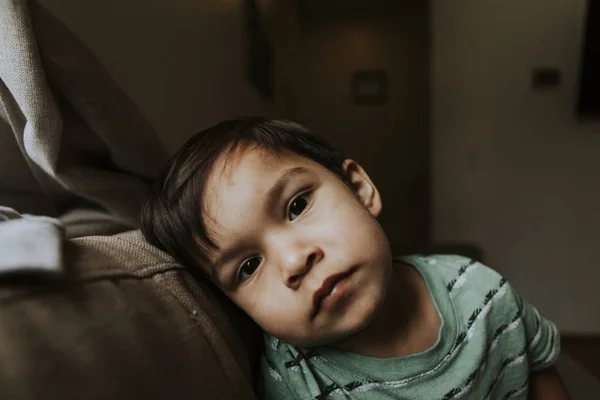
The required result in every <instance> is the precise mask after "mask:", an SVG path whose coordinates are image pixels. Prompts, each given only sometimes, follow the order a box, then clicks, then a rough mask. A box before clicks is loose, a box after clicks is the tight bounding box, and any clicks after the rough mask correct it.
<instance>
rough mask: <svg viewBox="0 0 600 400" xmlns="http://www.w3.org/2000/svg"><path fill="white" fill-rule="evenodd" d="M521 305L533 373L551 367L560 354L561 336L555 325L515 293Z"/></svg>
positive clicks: (528, 355) (528, 354) (528, 356)
mask: <svg viewBox="0 0 600 400" xmlns="http://www.w3.org/2000/svg"><path fill="white" fill-rule="evenodd" d="M514 294H515V297H516V299H517V302H518V304H519V309H520V312H521V319H522V321H523V325H524V328H525V336H526V340H527V358H528V360H529V366H530V368H531V371H540V370H543V369H546V368H549V367H551V366H552V365H554V364H555V363H556V361H557V360H558V356H559V354H560V334H559V332H558V329H557V328H556V325H554V323H553V322H552V321H550V320H548V319H546V318H544V317H542V316H541V315H540V313H539V312H538V310H537V309H536V308H535V307H534V306H533V305H531V304H530V303H528V302H527V301H525V300H523V299H522V298H521V296H519V294H518V293H516V292H515V293H514Z"/></svg>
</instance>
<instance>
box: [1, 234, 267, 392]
mask: <svg viewBox="0 0 600 400" xmlns="http://www.w3.org/2000/svg"><path fill="white" fill-rule="evenodd" d="M64 251H65V263H66V266H65V267H66V271H67V272H66V276H65V277H63V278H59V279H52V280H49V279H48V278H47V277H46V278H43V279H38V280H37V281H34V280H32V279H31V278H32V277H29V278H27V279H24V278H23V277H17V278H16V280H15V279H11V280H10V281H9V280H3V281H1V282H0V359H2V362H1V363H0V388H1V390H2V393H3V395H2V397H3V398H10V399H34V398H35V399H37V398H48V399H54V398H57V399H59V398H60V399H64V400H66V399H82V398H85V399H134V398H145V399H154V398H163V399H164V398H206V399H255V395H254V392H253V385H252V383H253V379H254V377H253V374H252V372H253V368H252V367H253V365H254V362H255V359H256V357H257V354H258V352H259V343H260V333H259V331H258V329H257V327H256V326H255V325H254V324H253V323H252V322H251V321H250V320H249V319H248V318H247V317H246V316H245V315H243V314H242V313H241V312H240V311H239V310H238V309H237V308H236V307H235V306H233V305H232V304H231V303H230V302H229V301H228V300H227V299H226V298H225V297H224V296H223V295H222V294H220V293H219V292H218V291H217V289H215V288H214V287H213V286H212V285H210V284H209V283H207V282H204V281H203V280H201V279H195V278H194V277H193V276H192V275H191V274H190V273H189V272H187V271H186V270H185V269H184V268H182V267H181V266H180V265H178V264H177V263H175V262H174V260H173V259H171V258H170V257H169V256H168V255H167V254H165V253H163V252H161V251H160V250H158V249H156V248H154V247H153V246H151V245H149V244H148V243H146V242H145V241H144V239H143V237H142V236H141V234H140V232H139V231H132V232H127V233H124V234H119V235H114V236H103V237H102V236H93V237H86V238H80V239H75V240H71V241H67V242H66V243H65V249H64Z"/></svg>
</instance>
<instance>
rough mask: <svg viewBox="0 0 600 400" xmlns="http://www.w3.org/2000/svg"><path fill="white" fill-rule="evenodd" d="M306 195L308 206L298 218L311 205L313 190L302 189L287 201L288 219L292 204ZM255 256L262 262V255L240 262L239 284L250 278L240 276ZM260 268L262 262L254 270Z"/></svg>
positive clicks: (237, 275)
mask: <svg viewBox="0 0 600 400" xmlns="http://www.w3.org/2000/svg"><path fill="white" fill-rule="evenodd" d="M304 196H307V197H308V198H307V199H306V203H307V204H306V206H305V207H304V209H303V210H302V211H301V212H300V214H298V216H296V218H298V217H299V216H300V215H302V214H304V212H305V211H306V209H307V208H308V207H309V205H310V200H311V198H312V192H311V191H310V190H306V189H302V190H300V191H299V192H298V194H296V195H295V196H294V197H292V199H291V200H290V201H289V202H288V203H287V205H286V207H285V218H286V219H288V216H289V214H290V207H291V206H292V204H294V202H295V201H296V200H298V199H300V198H302V197H304ZM296 218H294V219H296ZM255 258H260V259H261V263H262V258H261V257H258V256H251V257H247V258H245V259H244V261H242V262H241V263H240V265H239V267H238V269H237V273H236V276H235V277H236V279H235V280H236V282H237V283H238V284H239V283H242V282H244V281H245V280H246V279H248V278H246V279H243V280H242V279H241V278H240V276H241V274H242V268H243V266H244V264H245V263H247V262H248V261H250V260H253V259H255ZM258 268H260V264H259V265H258V266H257V267H256V269H255V270H254V272H255V271H256V270H257V269H258ZM254 272H252V274H251V275H253V274H254Z"/></svg>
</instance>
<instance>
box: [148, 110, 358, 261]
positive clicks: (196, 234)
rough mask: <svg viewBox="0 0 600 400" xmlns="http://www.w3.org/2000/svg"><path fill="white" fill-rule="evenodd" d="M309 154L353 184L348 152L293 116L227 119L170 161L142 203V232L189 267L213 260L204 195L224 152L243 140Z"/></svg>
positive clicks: (277, 150) (229, 152)
mask: <svg viewBox="0 0 600 400" xmlns="http://www.w3.org/2000/svg"><path fill="white" fill-rule="evenodd" d="M246 144H250V145H256V146H257V147H260V148H263V149H266V150H269V151H273V152H275V153H276V154H281V153H283V152H285V151H289V152H293V153H296V154H298V155H300V156H303V157H306V158H309V159H311V160H313V161H315V162H317V163H319V164H320V165H322V166H323V167H325V168H327V169H328V170H330V171H331V172H333V173H334V174H335V175H336V176H338V177H339V178H340V179H341V180H342V181H343V182H344V183H345V184H347V185H348V186H351V184H350V182H349V181H348V178H347V176H346V174H345V171H344V168H343V161H344V160H345V157H344V155H343V154H342V153H341V152H339V151H338V150H337V149H335V148H334V147H333V146H331V145H330V144H328V143H327V142H326V141H324V140H323V139H322V138H320V137H318V136H315V135H314V134H312V133H310V132H309V131H308V129H306V128H305V127H304V126H302V125H300V124H297V123H295V122H291V121H285V120H270V119H265V118H260V117H244V118H237V119H232V120H228V121H224V122H221V123H219V124H217V125H215V126H212V127H210V128H208V129H205V130H203V131H201V132H200V133H198V134H196V135H194V136H193V137H191V138H190V139H188V140H187V141H186V142H185V143H184V145H183V147H182V148H181V149H180V150H179V151H178V152H177V153H175V154H174V155H173V156H172V157H171V159H170V160H169V161H168V162H167V164H166V165H165V167H164V169H163V170H162V172H161V174H160V176H159V177H158V179H157V181H156V182H155V184H154V186H153V188H152V190H151V192H150V195H149V196H148V199H147V200H146V203H145V204H144V206H143V208H142V214H141V226H142V233H143V234H144V237H145V238H146V240H148V242H150V243H151V244H153V245H154V246H156V247H158V248H160V249H162V250H164V251H166V252H167V253H169V254H170V255H171V256H172V257H173V258H175V259H176V260H177V261H178V262H179V263H181V264H182V265H184V266H186V267H190V268H198V267H199V266H200V265H202V264H205V263H207V262H208V259H207V252H208V251H209V250H211V249H216V248H217V247H216V245H215V244H214V242H213V241H212V240H211V239H210V237H209V236H208V234H207V232H206V225H205V221H204V219H203V216H202V206H201V204H202V196H203V190H204V187H205V184H206V181H207V177H208V175H209V173H210V172H211V169H212V167H213V165H214V163H215V161H216V160H217V159H218V158H219V157H220V156H221V155H232V154H233V153H234V152H235V150H236V149H237V148H239V146H240V145H246Z"/></svg>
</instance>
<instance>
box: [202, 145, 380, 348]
mask: <svg viewBox="0 0 600 400" xmlns="http://www.w3.org/2000/svg"><path fill="white" fill-rule="evenodd" d="M344 165H345V167H346V170H347V174H348V176H349V178H350V180H351V181H352V183H353V189H349V188H348V186H347V185H345V184H344V183H343V182H342V181H341V180H340V179H339V178H338V177H337V176H336V175H334V174H333V173H332V172H330V171H329V170H327V169H326V168H324V167H322V166H321V165H320V164H318V163H316V162H314V161H312V160H310V159H307V158H304V157H301V156H299V155H295V154H293V153H286V154H284V155H282V156H277V155H275V154H273V153H272V152H269V151H267V150H263V149H259V148H256V147H246V148H242V149H240V150H239V151H238V152H237V153H236V154H235V155H234V156H232V157H229V158H227V157H222V158H221V159H220V160H218V161H217V163H216V164H215V167H214V168H213V170H212V172H211V174H210V176H209V178H208V182H207V187H206V190H205V193H206V195H205V202H204V204H203V210H204V212H205V215H206V224H207V228H208V233H209V235H210V236H211V238H212V239H213V240H214V242H215V243H216V244H217V246H218V247H219V250H217V251H215V252H214V254H211V256H210V258H211V260H212V261H213V263H214V264H213V265H212V266H211V268H212V271H211V276H212V277H213V279H214V281H215V283H216V284H217V285H218V286H219V287H221V289H222V290H223V291H224V292H225V293H226V294H227V295H228V296H229V297H230V298H231V299H232V300H233V301H234V302H235V303H237V304H238V305H239V306H240V307H241V308H242V309H243V310H244V311H246V312H247V313H248V314H249V315H250V316H251V317H252V318H253V319H254V320H255V321H256V322H257V323H258V324H259V325H260V326H261V327H262V328H263V329H264V330H265V331H267V332H268V333H270V334H271V335H273V336H275V337H278V338H280V339H282V340H283V341H285V342H288V343H290V344H295V345H300V346H310V345H319V344H333V343H334V342H336V341H337V340H340V339H342V338H346V337H347V336H349V335H351V334H352V333H355V332H357V331H359V330H361V329H362V328H364V327H365V326H366V325H367V324H368V323H369V322H370V321H371V319H372V318H373V316H374V315H375V313H376V311H377V310H378V309H379V308H380V306H381V304H382V303H383V300H384V297H385V293H386V289H387V285H388V281H389V275H390V269H391V254H390V249H389V244H388V241H387V238H386V236H385V234H384V232H383V230H382V229H381V227H380V225H379V224H378V222H377V221H376V219H375V217H376V216H377V215H378V214H379V212H380V210H381V200H380V197H379V193H378V192H377V189H376V188H375V186H374V185H373V184H372V182H371V181H370V179H369V177H368V176H367V175H366V173H365V172H364V171H363V170H362V168H361V167H360V166H358V164H356V163H354V162H352V161H350V160H347V161H346V163H345V164H344ZM353 191H354V193H352V192H353ZM340 279H341V280H340ZM332 288H334V289H333V290H332Z"/></svg>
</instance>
